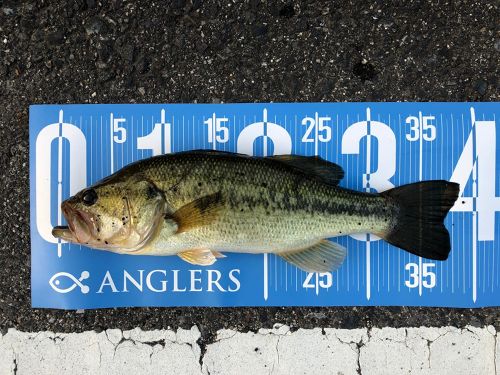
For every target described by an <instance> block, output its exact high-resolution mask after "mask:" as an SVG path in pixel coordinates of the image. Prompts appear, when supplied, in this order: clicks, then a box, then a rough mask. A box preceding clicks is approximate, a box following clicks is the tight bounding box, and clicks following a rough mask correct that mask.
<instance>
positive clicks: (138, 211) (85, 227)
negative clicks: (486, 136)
mask: <svg viewBox="0 0 500 375" xmlns="http://www.w3.org/2000/svg"><path fill="white" fill-rule="evenodd" d="M343 176H344V172H343V170H342V168H341V167H340V166H338V165H336V164H334V163H331V162H328V161H326V160H323V159H321V158H319V157H305V156H295V155H280V156H272V157H265V158H262V157H250V156H246V155H240V154H233V153H227V152H219V151H189V152H180V153H175V154H169V155H162V156H157V157H153V158H150V159H145V160H141V161H138V162H135V163H133V164H130V165H128V166H126V167H124V168H123V169H121V170H119V171H118V172H116V173H115V174H113V175H111V176H109V177H107V178H105V179H103V180H102V181H100V182H98V183H96V184H95V185H93V186H90V187H88V188H86V189H84V190H82V191H81V192H79V193H78V194H76V195H75V196H73V197H71V198H69V199H68V200H66V201H64V202H63V203H62V206H61V209H62V212H63V214H64V216H65V218H66V221H67V222H68V226H67V227H55V228H54V229H53V232H52V233H53V235H54V236H55V237H58V238H61V239H64V240H66V241H69V242H74V243H79V244H84V245H87V246H89V247H92V248H96V249H102V250H109V251H113V252H116V253H122V254H132V255H178V256H179V257H181V258H182V259H184V260H185V261H187V262H189V263H192V264H197V265H211V264H213V263H214V262H215V261H216V260H217V258H219V257H223V256H224V255H222V253H223V252H240V253H274V254H277V255H279V256H280V257H282V258H283V259H285V260H286V261H288V262H290V263H292V264H294V265H295V266H297V267H299V268H300V269H302V270H305V271H308V272H328V271H332V270H334V269H336V268H338V267H339V266H340V264H342V262H343V260H344V258H345V256H346V249H345V248H343V247H342V246H340V245H339V244H336V243H335V242H332V241H329V240H328V238H331V237H336V236H341V235H347V234H353V233H366V232H368V233H373V234H376V235H377V236H380V237H382V238H383V239H384V240H386V241H387V242H389V243H391V244H393V245H395V246H397V247H399V248H401V249H403V250H406V251H409V252H410V253H413V254H416V255H419V256H422V257H425V258H429V259H436V260H444V259H446V258H447V257H448V254H449V252H450V238H449V234H448V231H447V229H446V228H445V226H444V223H443V221H444V218H445V216H446V214H447V213H448V211H449V210H450V208H451V207H452V206H453V204H454V202H455V200H456V199H457V196H458V192H459V186H458V184H456V183H452V182H448V181H442V180H439V181H424V182H419V183H414V184H409V185H404V186H401V187H397V188H394V189H391V190H388V191H385V192H383V193H380V194H370V193H363V192H357V191H353V190H347V189H344V188H341V187H339V186H338V184H339V182H340V180H341V179H342V178H343Z"/></svg>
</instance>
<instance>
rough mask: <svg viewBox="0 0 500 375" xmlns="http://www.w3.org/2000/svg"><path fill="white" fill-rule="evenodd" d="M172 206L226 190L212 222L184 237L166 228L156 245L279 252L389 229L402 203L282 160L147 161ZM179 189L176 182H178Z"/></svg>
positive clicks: (161, 248) (157, 249) (163, 249)
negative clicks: (390, 202)
mask: <svg viewBox="0 0 500 375" xmlns="http://www.w3.org/2000/svg"><path fill="white" fill-rule="evenodd" d="M141 168H143V169H144V173H145V174H146V176H148V177H149V178H150V179H151V180H152V181H153V182H154V183H155V184H156V185H157V186H158V187H159V188H160V189H161V190H162V191H163V192H164V193H165V197H166V200H167V202H168V203H169V204H170V205H171V207H172V211H176V210H177V209H179V208H180V207H182V206H183V205H185V204H187V203H189V202H191V201H193V200H195V199H197V198H199V197H203V196H207V195H210V194H214V193H216V192H221V193H222V196H223V197H224V198H225V201H226V203H225V207H224V210H223V211H222V212H221V215H220V216H219V218H218V219H217V220H216V221H215V222H214V223H212V224H211V225H210V226H205V227H200V228H198V229H196V230H194V231H191V232H189V233H183V234H182V235H181V236H174V237H172V236H171V235H170V231H169V230H167V231H166V233H167V235H165V236H162V235H161V234H160V238H159V240H158V241H157V242H156V243H155V244H152V246H151V248H150V249H149V251H151V252H154V253H156V254H161V253H176V252H177V251H179V249H183V248H196V247H199V246H202V245H203V246H207V247H210V248H215V249H218V250H226V251H227V250H230V251H234V252H238V251H243V252H246V251H250V250H253V251H254V252H269V251H274V252H279V251H286V250H290V249H291V248H300V247H302V246H304V244H305V243H311V242H313V241H316V240H317V239H319V238H325V237H333V236H337V235H339V234H343V233H362V232H367V231H371V232H382V231H384V230H385V229H386V228H387V227H388V226H389V225H390V224H391V215H393V213H394V211H395V210H396V207H395V206H391V205H389V207H388V205H387V202H386V200H385V199H383V198H381V197H379V196H375V195H373V194H364V193H359V192H355V191H349V190H344V189H341V188H338V187H336V186H332V185H329V184H326V183H325V182H323V181H321V180H319V179H317V178H314V177H312V176H310V175H308V174H306V173H303V172H300V171H298V170H296V169H293V168H291V167H289V166H287V165H284V164H282V163H280V162H279V161H275V160H269V159H256V158H245V157H240V158H234V157H227V156H226V155H224V154H222V155H217V154H216V155H213V154H210V155H203V154H199V155H182V154H180V155H173V156H170V157H165V158H162V159H157V160H151V162H150V163H149V165H142V166H141ZM172 187H173V188H172Z"/></svg>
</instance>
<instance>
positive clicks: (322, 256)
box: [277, 240, 346, 272]
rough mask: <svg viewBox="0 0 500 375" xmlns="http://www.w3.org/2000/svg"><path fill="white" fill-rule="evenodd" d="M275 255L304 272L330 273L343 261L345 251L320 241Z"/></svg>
mask: <svg viewBox="0 0 500 375" xmlns="http://www.w3.org/2000/svg"><path fill="white" fill-rule="evenodd" d="M277 255H279V256H280V257H282V258H283V259H284V260H286V261H287V262H289V263H291V264H293V265H295V266H297V267H298V268H300V269H301V270H304V271H306V272H331V271H335V270H336V269H337V268H339V267H340V265H341V264H342V262H343V261H344V258H345V256H346V249H345V247H343V246H341V245H339V244H337V243H335V242H331V241H328V240H321V241H319V242H318V243H315V244H314V245H312V246H310V247H307V248H305V249H301V250H293V251H289V252H285V253H278V254H277Z"/></svg>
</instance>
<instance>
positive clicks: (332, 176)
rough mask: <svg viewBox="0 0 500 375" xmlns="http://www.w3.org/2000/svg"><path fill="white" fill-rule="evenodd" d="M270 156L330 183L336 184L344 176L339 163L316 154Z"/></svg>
mask: <svg viewBox="0 0 500 375" xmlns="http://www.w3.org/2000/svg"><path fill="white" fill-rule="evenodd" d="M270 158H271V159H273V160H278V161H280V162H282V163H285V164H287V165H290V166H292V167H294V168H297V169H300V170H301V171H302V172H305V173H307V174H309V175H312V176H316V177H318V178H319V179H321V180H322V181H324V182H326V183H327V184H330V185H338V184H339V182H340V180H342V179H343V178H344V170H343V169H342V167H341V166H340V165H338V164H335V163H332V162H329V161H328V160H325V159H322V158H320V157H318V156H300V155H275V156H271V157H270Z"/></svg>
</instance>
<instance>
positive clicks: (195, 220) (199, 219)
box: [165, 192, 225, 233]
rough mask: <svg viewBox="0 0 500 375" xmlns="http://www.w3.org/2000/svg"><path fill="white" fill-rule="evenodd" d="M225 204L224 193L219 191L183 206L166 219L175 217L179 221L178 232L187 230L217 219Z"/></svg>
mask: <svg viewBox="0 0 500 375" xmlns="http://www.w3.org/2000/svg"><path fill="white" fill-rule="evenodd" d="M224 204H225V202H224V199H223V197H222V193H221V192H217V193H215V194H211V195H206V196H204V197H201V198H198V199H196V200H194V201H193V202H190V203H188V204H186V205H185V206H182V207H181V208H179V209H178V210H177V211H176V212H174V214H173V216H172V217H165V220H167V219H168V220H170V219H173V220H174V221H175V222H176V223H177V226H178V228H177V233H182V232H187V231H189V230H191V229H194V228H197V227H201V226H205V225H208V224H210V223H212V222H213V221H215V220H216V219H217V218H218V217H219V214H220V212H221V210H222V208H223V207H224Z"/></svg>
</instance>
